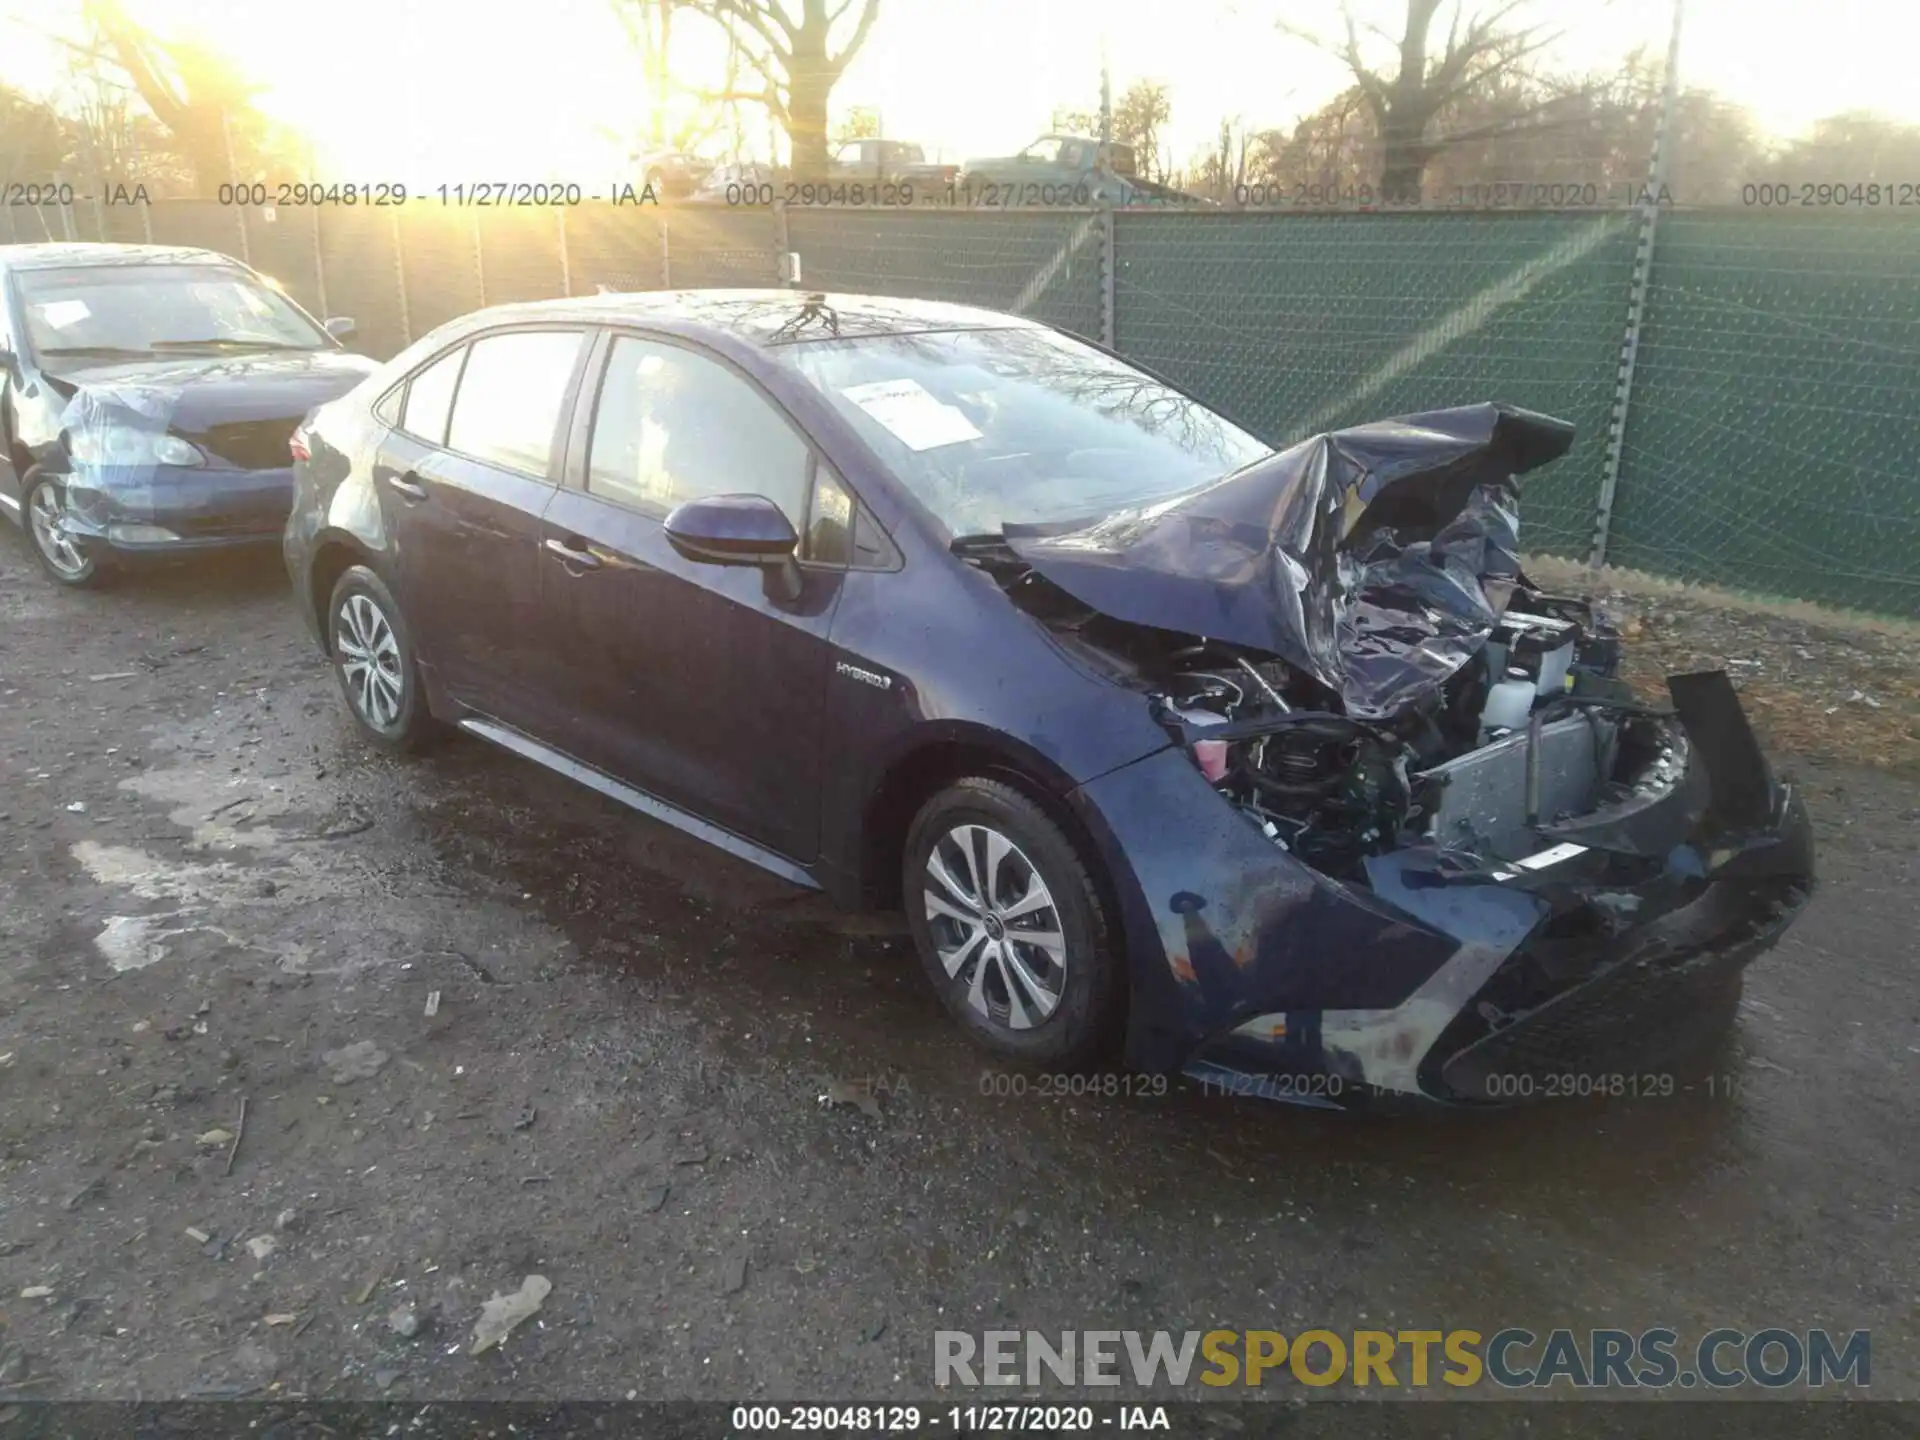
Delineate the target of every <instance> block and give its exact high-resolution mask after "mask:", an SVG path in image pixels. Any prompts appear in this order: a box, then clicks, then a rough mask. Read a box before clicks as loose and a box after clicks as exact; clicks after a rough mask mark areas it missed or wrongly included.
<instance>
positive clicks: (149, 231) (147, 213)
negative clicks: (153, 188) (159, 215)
mask: <svg viewBox="0 0 1920 1440" xmlns="http://www.w3.org/2000/svg"><path fill="white" fill-rule="evenodd" d="M140 233H141V235H142V236H144V237H145V239H146V242H147V244H149V245H151V244H152V243H153V202H152V201H151V200H149V201H148V202H147V203H146V204H145V205H142V206H141V207H140Z"/></svg>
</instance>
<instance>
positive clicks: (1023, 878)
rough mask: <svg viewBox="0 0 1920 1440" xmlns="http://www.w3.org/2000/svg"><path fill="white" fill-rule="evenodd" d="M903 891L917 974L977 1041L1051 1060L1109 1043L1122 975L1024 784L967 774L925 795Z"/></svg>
mask: <svg viewBox="0 0 1920 1440" xmlns="http://www.w3.org/2000/svg"><path fill="white" fill-rule="evenodd" d="M903 894H904V895H905V897H906V908H907V923H908V926H909V928H910V929H911V930H912V932H913V940H914V947H915V948H916V949H917V950H918V951H919V953H920V962H921V964H922V966H923V967H924V968H925V969H926V972H927V978H928V979H929V980H931V981H932V983H933V987H934V989H935V991H936V992H938V994H939V996H940V999H941V1001H942V1003H944V1004H945V1005H946V1007H947V1009H948V1011H949V1012H950V1013H951V1014H952V1015H953V1017H954V1018H955V1019H956V1020H958V1021H959V1022H960V1025H961V1028H962V1029H964V1030H965V1031H966V1032H967V1034H968V1035H969V1036H970V1037H971V1038H972V1039H973V1040H974V1041H975V1042H976V1043H977V1044H979V1045H981V1046H982V1047H984V1048H985V1049H988V1050H990V1051H992V1052H993V1053H994V1054H996V1055H999V1056H1001V1057H1002V1058H1004V1059H1006V1060H1010V1061H1013V1062H1015V1063H1018V1064H1022V1065H1029V1066H1035V1067H1044V1068H1055V1069H1062V1070H1071V1069H1076V1068H1080V1067H1083V1066H1086V1065H1088V1064H1091V1063H1092V1062H1094V1061H1095V1060H1096V1059H1098V1058H1099V1057H1100V1055H1101V1053H1102V1052H1103V1051H1104V1050H1106V1049H1107V1048H1108V1046H1109V1045H1110V1044H1111V1042H1112V1041H1113V1039H1114V1038H1115V1036H1116V1034H1117V1032H1118V1029H1119V1019H1120V1014H1121V1011H1122V1008H1123V1002H1124V999H1125V985H1124V978H1123V974H1122V969H1121V963H1120V958H1119V956H1118V955H1116V954H1115V953H1114V949H1113V944H1112V927H1111V925H1110V924H1109V922H1108V918H1107V914H1106V907H1105V906H1104V904H1103V903H1102V902H1101V899H1100V892H1099V889H1098V887H1097V886H1096V885H1095V884H1094V881H1093V877H1092V875H1091V874H1090V873H1089V871H1088V868H1087V865H1086V863H1085V861H1084V860H1083V859H1082V858H1081V856H1080V853H1079V851H1078V850H1077V849H1076V847H1075V846H1074V844H1073V842H1072V840H1070V839H1069V838H1068V837H1067V835H1066V833H1065V832H1064V831H1062V830H1061V828H1060V827H1059V826H1058V825H1057V824H1055V823H1054V822H1053V820H1052V819H1051V818H1050V817H1049V816H1048V815H1047V813H1046V812H1045V811H1044V810H1042V809H1041V808H1040V806H1038V805H1036V804H1035V803H1034V802H1033V801H1032V800H1030V799H1029V798H1028V797H1027V796H1026V795H1024V794H1022V793H1021V792H1020V791H1019V790H1016V789H1015V788H1014V787H1013V786H1011V785H1007V784H1004V783H1003V782H1001V781H998V780H988V779H985V778H983V777H979V776H971V777H969V778H967V779H964V780H961V781H959V782H957V783H956V784H954V785H952V786H949V787H948V788H947V789H945V790H943V791H941V792H940V793H939V794H938V795H935V796H934V797H933V798H932V799H931V800H929V801H928V802H927V803H926V804H925V805H924V806H922V807H921V809H920V813H919V815H917V816H916V817H915V818H914V822H913V825H912V827H911V828H910V829H909V830H908V832H907V845H906V856H905V862H904V876H903Z"/></svg>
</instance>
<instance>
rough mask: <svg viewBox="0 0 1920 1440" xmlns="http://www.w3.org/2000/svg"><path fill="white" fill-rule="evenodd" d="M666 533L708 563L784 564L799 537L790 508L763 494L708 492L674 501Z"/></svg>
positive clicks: (682, 548) (690, 554) (675, 543)
mask: <svg viewBox="0 0 1920 1440" xmlns="http://www.w3.org/2000/svg"><path fill="white" fill-rule="evenodd" d="M666 531H667V539H668V540H669V541H670V542H671V543H672V545H673V548H674V549H675V550H678V551H679V552H680V553H681V554H682V555H684V556H686V557H687V559H689V560H700V561H704V562H705V563H707V564H709V565H779V564H781V563H782V562H783V561H788V560H791V559H793V552H794V549H795V548H796V547H797V546H798V545H799V544H800V537H799V536H798V535H796V534H794V531H793V522H792V521H791V520H789V519H787V514H786V511H784V510H782V509H781V508H780V507H779V506H778V505H776V504H774V503H773V501H771V500H769V499H768V498H767V497H766V496H764V495H708V496H705V497H704V498H702V499H699V500H689V501H687V502H686V504H684V505H679V506H676V507H674V510H673V513H672V514H670V515H668V516H667V524H666Z"/></svg>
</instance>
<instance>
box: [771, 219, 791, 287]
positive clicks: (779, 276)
mask: <svg viewBox="0 0 1920 1440" xmlns="http://www.w3.org/2000/svg"><path fill="white" fill-rule="evenodd" d="M773 244H774V257H773V276H774V279H776V280H778V281H779V282H780V283H781V284H782V285H787V286H789V287H790V286H791V285H792V283H793V282H792V281H790V280H789V279H787V256H788V255H790V254H791V253H792V252H793V241H792V236H791V234H790V233H789V231H788V229H787V202H786V201H785V200H784V199H779V200H775V201H774V202H773Z"/></svg>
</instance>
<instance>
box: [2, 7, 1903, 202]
mask: <svg viewBox="0 0 1920 1440" xmlns="http://www.w3.org/2000/svg"><path fill="white" fill-rule="evenodd" d="M126 3H127V4H128V6H129V8H130V9H131V10H132V11H133V12H134V13H135V14H136V15H137V16H138V17H139V18H140V19H141V20H143V21H145V22H146V23H148V24H150V25H152V26H154V27H155V28H156V29H159V30H161V31H162V32H163V33H173V34H181V33H195V32H197V33H198V34H200V35H203V36H205V37H206V38H207V39H208V40H210V41H211V42H212V43H213V44H215V45H217V46H218V47H219V48H220V49H222V50H224V51H225V52H226V53H227V54H229V55H230V56H231V57H232V58H233V60H234V61H235V62H236V63H237V64H238V65H239V66H240V67H241V68H242V69H243V70H245V71H246V72H247V73H248V74H250V75H251V76H253V77H255V79H256V80H257V82H258V83H259V85H260V87H261V88H260V104H261V107H262V108H263V109H264V110H265V111H267V112H268V113H269V114H270V115H272V116H273V117H274V118H276V119H278V120H280V121H282V122H284V123H285V124H287V125H288V126H290V127H291V128H293V129H294V130H296V131H298V132H299V133H301V134H302V135H304V136H305V137H306V138H307V139H308V141H309V143H310V145H311V149H312V156H313V163H314V165H315V167H316V169H317V171H318V172H319V173H320V174H321V175H322V176H323V177H324V178H332V179H338V180H347V179H356V180H363V181H369V182H379V181H396V180H397V181H402V182H404V183H406V184H408V185H410V186H417V187H422V188H430V187H431V186H433V185H437V184H449V185H452V184H462V183H472V182H475V181H483V180H542V179H568V180H579V181H582V182H589V181H592V182H605V181H609V180H617V179H628V178H631V176H630V174H629V173H628V170H629V167H627V165H626V158H627V156H628V155H629V154H630V153H631V152H632V151H633V150H634V149H636V148H637V147H638V146H639V145H640V144H641V143H642V141H643V137H644V135H645V133H646V118H647V116H648V113H649V109H650V107H649V104H648V96H647V93H646V89H645V80H644V75H643V72H642V68H641V64H640V62H639V60H638V58H637V57H636V56H635V55H634V53H633V51H632V50H631V49H630V47H629V45H628V43H627V40H626V37H625V35H624V34H623V32H622V29H621V26H620V24H619V22H618V21H617V20H616V18H615V16H614V12H613V9H612V5H611V0H540V3H538V4H537V5H532V6H524V7H523V6H509V5H504V4H503V5H492V4H486V3H481V4H474V3H467V0H329V3H328V4H327V5H326V6H324V7H318V8H313V9H299V10H296V9H294V8H292V7H290V6H287V5H285V4H283V3H265V0H126ZM77 4H78V0H0V8H3V9H4V11H5V12H7V13H9V14H11V15H12V16H14V17H16V18H17V19H19V20H21V21H23V22H24V23H22V24H18V25H15V26H14V27H12V30H13V31H15V32H17V34H18V36H19V38H20V39H21V40H22V42H23V43H20V44H12V43H7V44H0V78H5V79H7V80H9V81H11V82H13V83H16V84H25V85H26V86H27V87H28V88H29V89H35V90H40V91H44V90H46V89H47V88H49V87H50V86H51V85H53V84H54V83H56V82H55V79H54V77H53V75H52V74H51V73H50V72H52V71H53V70H54V69H55V68H56V67H58V66H59V65H60V64H61V63H62V61H61V59H60V52H59V51H58V47H56V46H54V45H52V44H50V43H48V42H46V40H45V34H44V32H49V31H56V32H57V31H59V30H61V29H63V28H64V29H67V30H71V27H72V24H73V22H74V18H75V11H76V7H77ZM1356 4H1357V5H1358V7H1359V11H1360V13H1361V15H1362V18H1363V19H1367V20H1371V21H1374V22H1377V23H1379V24H1380V25H1381V26H1382V27H1383V28H1387V29H1391V28H1392V25H1393V23H1394V21H1395V19H1396V17H1397V16H1398V15H1400V14H1401V13H1402V12H1403V0H1356ZM1684 4H1685V7H1686V21H1685V25H1684V28H1683V37H1682V47H1681V75H1682V78H1683V81H1684V82H1685V83H1686V84H1687V85H1689V86H1695V87H1703V88H1707V89H1711V90H1713V91H1715V92H1717V93H1719V94H1721V95H1722V96H1723V97H1725V98H1726V99H1727V100H1729V101H1730V102H1732V103H1735V104H1738V105H1742V106H1745V107H1746V108H1747V109H1748V110H1750V111H1751V112H1752V113H1753V115H1754V117H1755V119H1756V121H1757V122H1758V123H1759V125H1760V126H1761V128H1762V129H1763V130H1764V131H1768V132H1771V133H1773V134H1775V135H1776V136H1780V137H1787V136H1791V135H1793V134H1796V133H1798V132H1801V131H1803V130H1804V129H1805V127H1806V126H1807V125H1809V124H1810V123H1811V122H1812V121H1814V120H1815V119H1818V118H1820V117H1821V116H1824V115H1831V114H1836V113H1839V112H1841V111H1845V110H1849V109H1856V108H1869V109H1875V110H1879V111H1881V112H1882V113H1884V114H1887V115H1889V116H1892V117H1894V118H1897V119H1904V120H1909V121H1920V88H1916V87H1913V86H1911V85H1910V84H1909V83H1908V77H1907V75H1906V73H1905V72H1906V70H1907V68H1908V64H1907V58H1906V57H1908V56H1909V55H1910V53H1911V49H1912V47H1911V46H1910V45H1908V44H1907V43H1905V42H1907V41H1908V40H1910V39H1913V38H1915V36H1916V34H1917V33H1920V16H1917V15H1916V14H1915V13H1909V12H1907V11H1904V10H1900V9H1897V8H1895V7H1891V6H1887V5H1885V4H1884V3H1881V0H1827V3H1826V4H1825V5H1823V6H1822V7H1821V9H1820V11H1819V13H1818V16H1817V18H1816V17H1814V16H1811V15H1809V14H1808V13H1807V12H1805V11H1796V12H1795V13H1793V14H1792V15H1791V16H1789V15H1788V14H1787V13H1786V12H1785V11H1783V12H1782V14H1781V22H1782V23H1778V24H1773V23H1755V19H1756V17H1755V14H1754V7H1753V5H1752V3H1751V0H1684ZM1338 8H1339V7H1338V3H1337V0H1301V10H1300V23H1302V24H1311V23H1313V21H1314V18H1315V17H1318V18H1319V19H1321V20H1325V19H1327V18H1328V17H1333V16H1337V14H1338ZM1469 8H1471V0H1469ZM1672 13H1673V0H1610V3H1608V4H1606V5H1602V6H1576V5H1573V4H1571V3H1555V0H1535V4H1534V5H1533V7H1532V9H1531V10H1530V11H1529V14H1528V18H1530V19H1532V18H1538V19H1540V20H1542V21H1544V22H1545V23H1546V24H1547V25H1548V26H1549V27H1550V28H1553V29H1555V30H1558V31H1559V32H1560V39H1559V40H1558V42H1557V43H1556V44H1555V45H1554V46H1553V47H1552V48H1551V50H1550V51H1549V52H1547V54H1546V57H1545V58H1546V59H1547V61H1548V63H1550V64H1551V65H1552V66H1554V67H1555V68H1557V69H1560V70H1562V71H1565V72H1569V73H1581V72H1585V73H1600V72H1604V71H1606V70H1608V69H1610V68H1612V67H1614V66H1617V65H1618V64H1619V63H1620V61H1621V60H1622V59H1623V58H1624V57H1625V56H1626V55H1627V54H1629V53H1630V52H1632V51H1633V50H1635V49H1642V50H1645V51H1646V52H1647V53H1648V55H1649V57H1650V58H1652V59H1654V60H1657V59H1658V58H1659V57H1661V56H1663V55H1664V54H1665V51H1666V44H1667V34H1668V28H1669V24H1670V21H1671V17H1672ZM1165 19H1166V11H1165V8H1164V0H882V7H881V12H880V20H879V23H878V24H877V25H876V26H875V28H874V31H873V33H872V36H871V38H870V40H869V42H868V44H867V46H866V48H865V49H864V50H863V51H862V52H861V53H860V54H859V56H858V57H857V58H856V59H855V61H854V63H853V64H852V65H851V67H850V68H849V69H848V71H847V73H846V75H845V76H844V77H843V79H842V80H841V82H840V84H839V85H838V86H837V87H836V89H835V92H834V102H833V104H834V111H835V113H836V116H843V115H845V114H846V113H847V112H848V111H849V110H851V109H852V108H853V107H855V106H859V107H862V108H866V109H871V110H875V111H877V112H878V113H879V115H880V120H881V125H882V129H883V133H885V134H888V135H890V136H893V137H895V138H899V139H908V140H916V141H918V142H920V143H921V144H923V145H924V146H925V147H926V149H927V152H928V154H929V156H933V157H937V158H939V159H943V160H948V161H959V160H964V159H967V158H969V157H973V156H979V155H985V154H1000V153H1006V152H1008V151H1011V150H1013V149H1016V148H1018V147H1019V146H1020V145H1022V144H1024V143H1025V142H1026V141H1027V140H1029V139H1031V138H1033V136H1034V135H1036V134H1038V133H1040V132H1041V131H1042V130H1044V129H1046V128H1048V127H1049V125H1050V122H1051V118H1052V115H1053V113H1054V111H1055V110H1056V109H1063V108H1076V109H1090V108H1092V107H1093V105H1094V104H1095V103H1096V101H1097V97H1098V94H1099V80H1100V61H1101V55H1102V53H1103V52H1104V53H1105V54H1106V56H1107V58H1108V61H1109V63H1110V66H1111V69H1112V74H1113V87H1114V93H1115V96H1116V98H1117V97H1118V96H1119V95H1120V93H1121V92H1122V91H1123V90H1124V89H1125V87H1126V86H1127V84H1128V83H1130V82H1131V81H1133V80H1135V79H1141V78H1153V79H1159V80H1162V81H1164V82H1165V83H1166V85H1167V86H1168V90H1169V95H1170V98H1171V101H1172V117H1171V120H1170V122H1169V123H1168V124H1167V126H1166V127H1165V132H1164V135H1163V140H1164V142H1165V145H1166V147H1167V150H1168V152H1169V157H1170V158H1172V159H1173V160H1175V161H1176V162H1178V161H1184V160H1185V159H1187V158H1188V157H1189V156H1190V155H1191V154H1192V153H1194V152H1195V151H1196V150H1198V149H1200V148H1203V147H1206V146H1208V145H1209V144H1210V143H1211V142H1212V140H1213V138H1214V136H1215V134H1216V133H1217V127H1218V125H1219V123H1220V122H1221V120H1222V119H1237V120H1239V121H1240V122H1242V123H1245V124H1247V125H1250V126H1252V127H1255V128H1259V127H1262V126H1272V127H1278V128H1283V129H1284V128H1289V127H1291V125H1292V124H1293V123H1294V122H1295V121H1296V120H1298V119H1299V118H1300V117H1302V116H1303V115H1305V114H1307V113H1309V112H1311V111H1313V110H1314V109H1316V108H1318V107H1319V106H1320V105H1322V104H1324V103H1325V102H1326V101H1327V100H1328V99H1330V98H1331V97H1332V96H1333V95H1335V94H1337V93H1338V92H1339V90H1340V89H1341V88H1342V87H1343V86H1344V85H1345V84H1346V83H1347V82H1348V77H1347V76H1346V74H1345V72H1344V71H1343V70H1342V69H1341V67H1340V66H1339V65H1338V63H1337V62H1335V61H1333V60H1331V59H1330V58H1329V57H1327V56H1325V55H1323V54H1321V53H1319V52H1317V51H1316V50H1314V49H1313V48H1312V47H1310V46H1308V45H1306V44H1305V43H1304V42H1301V41H1298V40H1294V39H1289V38H1287V37H1285V36H1283V35H1282V34H1281V33H1280V32H1279V30H1278V28H1277V27H1276V26H1275V25H1274V23H1273V20H1272V15H1271V14H1270V13H1269V10H1268V8H1267V7H1266V6H1264V5H1261V4H1257V3H1249V0H1192V5H1191V8H1190V9H1189V10H1188V11H1186V12H1183V21H1182V23H1181V24H1179V25H1169V24H1167V23H1165ZM1789 22H1790V23H1789ZM1229 37H1230V38H1229ZM0 38H4V39H8V40H11V38H12V36H11V35H10V34H0ZM26 42H31V43H26ZM723 53H724V52H723V46H722V42H721V40H720V38H719V32H718V30H717V29H716V28H715V27H714V26H713V25H712V24H711V23H710V22H708V21H705V20H703V19H701V18H700V17H697V16H695V15H693V14H692V13H690V12H687V11H683V12H682V18H681V19H680V21H679V23H678V24H677V25H676V28H675V40H674V63H675V72H676V77H677V79H678V80H679V82H680V83H681V84H682V85H683V86H688V87H703V88H717V87H718V86H720V85H721V84H722V83H723V80H724V68H723ZM29 69H30V70H32V71H34V72H36V73H34V74H28V73H26V72H27V71H28V70H29ZM746 73H747V76H748V80H747V82H746V83H751V72H750V71H749V72H746ZM674 103H675V104H676V105H678V106H679V107H680V108H681V109H682V111H684V110H685V109H686V108H687V107H689V106H691V105H693V104H694V103H695V102H693V101H691V100H689V99H688V98H687V97H686V96H685V95H681V96H679V97H677V98H676V100H675V102H674ZM739 133H740V138H741V140H742V141H743V142H744V147H745V149H746V150H747V152H748V154H749V155H750V156H752V157H753V158H765V157H766V155H767V154H768V153H769V151H770V150H771V148H772V147H773V144H774V140H773V135H774V132H773V127H772V126H771V124H770V123H769V121H768V120H767V119H766V117H765V116H764V115H763V114H762V113H761V112H760V111H759V110H758V109H757V108H756V107H753V106H751V105H748V106H745V107H742V125H741V130H740V132H739ZM733 138H734V137H733V134H732V133H731V132H728V131H723V132H720V133H717V134H714V135H712V136H710V137H709V138H708V140H707V143H706V144H705V146H704V147H703V148H705V149H707V150H709V151H719V150H724V149H727V148H729V146H730V144H731V143H732V141H733Z"/></svg>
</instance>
